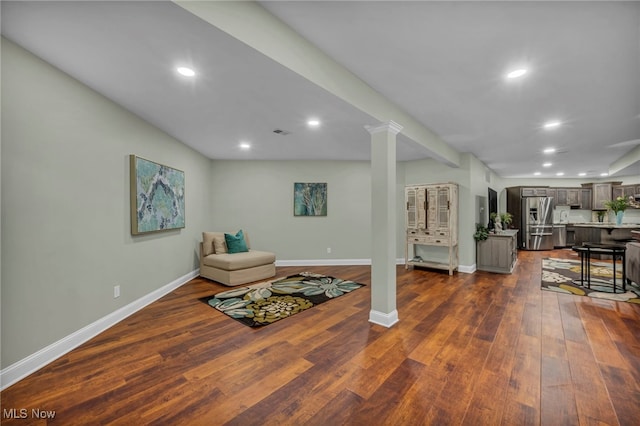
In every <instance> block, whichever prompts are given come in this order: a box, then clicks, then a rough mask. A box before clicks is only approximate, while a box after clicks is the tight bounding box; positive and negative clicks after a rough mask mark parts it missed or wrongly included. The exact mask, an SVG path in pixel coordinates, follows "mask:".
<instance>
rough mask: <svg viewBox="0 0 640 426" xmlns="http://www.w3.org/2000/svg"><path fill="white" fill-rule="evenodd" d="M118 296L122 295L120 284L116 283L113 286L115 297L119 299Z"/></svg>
mask: <svg viewBox="0 0 640 426" xmlns="http://www.w3.org/2000/svg"><path fill="white" fill-rule="evenodd" d="M118 297H120V285H114V286H113V298H114V299H117V298H118Z"/></svg>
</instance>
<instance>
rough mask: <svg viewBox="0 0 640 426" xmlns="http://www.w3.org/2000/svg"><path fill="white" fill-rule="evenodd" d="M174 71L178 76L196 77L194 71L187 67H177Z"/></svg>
mask: <svg viewBox="0 0 640 426" xmlns="http://www.w3.org/2000/svg"><path fill="white" fill-rule="evenodd" d="M176 71H178V73H179V74H181V75H184V76H185V77H193V76H194V75H196V72H195V71H194V70H192V69H191V68H187V67H178V68H176Z"/></svg>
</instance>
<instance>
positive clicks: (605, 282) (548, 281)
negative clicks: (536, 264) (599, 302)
mask: <svg viewBox="0 0 640 426" xmlns="http://www.w3.org/2000/svg"><path fill="white" fill-rule="evenodd" d="M542 289H543V290H550V291H556V292H559V293H568V294H577V295H580V296H589V297H594V298H598V299H608V300H616V301H618V302H630V303H639V304H640V288H638V287H637V286H636V285H635V284H627V291H626V292H624V293H623V292H622V265H620V264H618V265H616V291H617V293H614V292H613V267H612V265H611V263H607V262H594V261H593V260H591V288H587V287H586V283H585V286H584V287H583V286H581V285H580V261H577V260H569V259H554V258H546V259H542Z"/></svg>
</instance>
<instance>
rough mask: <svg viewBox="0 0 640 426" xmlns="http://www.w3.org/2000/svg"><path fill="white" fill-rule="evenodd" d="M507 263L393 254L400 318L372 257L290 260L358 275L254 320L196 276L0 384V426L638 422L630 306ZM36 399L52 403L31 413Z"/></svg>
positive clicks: (534, 267)
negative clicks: (426, 263) (376, 315)
mask: <svg viewBox="0 0 640 426" xmlns="http://www.w3.org/2000/svg"><path fill="white" fill-rule="evenodd" d="M550 256H554V257H575V256H573V253H572V252H571V251H567V250H556V251H553V252H525V251H522V252H520V253H519V255H518V257H519V262H518V265H517V266H516V269H515V271H514V273H513V274H512V275H498V274H492V273H486V272H476V273H475V274H462V273H456V274H455V275H454V276H452V277H450V276H449V275H447V273H446V272H444V273H443V272H439V271H429V270H415V271H405V269H404V268H403V267H400V266H399V267H398V280H397V283H398V284H397V288H398V302H397V306H398V312H399V316H400V322H399V323H397V324H396V325H395V326H393V327H392V328H389V329H387V328H384V327H381V326H377V325H373V324H371V323H369V322H368V316H369V309H370V284H371V278H370V268H369V267H368V266H348V267H305V268H301V267H295V268H294V267H287V268H278V276H284V275H286V274H289V273H294V272H299V271H301V270H309V271H314V272H319V273H326V274H330V275H334V276H338V277H340V278H349V279H352V280H355V281H359V282H362V283H364V284H367V287H364V288H361V289H359V290H356V291H355V292H353V293H351V294H348V295H345V296H343V297H340V298H338V299H335V300H332V301H329V302H327V303H324V304H322V305H318V306H316V307H313V308H311V309H309V310H307V311H305V312H302V313H300V314H297V315H296V316H295V317H293V318H289V319H286V320H283V321H279V322H277V323H274V324H272V325H269V326H266V327H263V328H260V329H252V328H249V327H246V326H244V325H242V324H240V323H239V322H237V321H234V320H232V319H230V318H228V317H226V316H225V315H223V314H221V313H219V312H217V311H216V310H214V309H212V308H210V307H209V306H207V305H205V304H204V303H202V302H200V301H199V300H198V298H200V297H204V296H208V295H212V294H214V293H216V292H218V291H220V290H224V289H227V287H223V286H221V285H217V284H214V283H212V282H210V281H206V280H203V279H194V280H192V281H191V282H189V283H187V284H185V285H184V286H182V287H180V288H179V289H177V290H176V291H174V292H172V293H171V294H169V295H167V296H165V297H163V298H162V299H160V300H158V301H157V302H155V303H153V304H151V305H149V306H147V307H146V308H144V309H143V310H141V311H140V312H138V313H136V314H134V315H132V316H131V317H129V318H127V319H125V320H124V321H122V322H121V323H119V324H117V325H116V326H114V327H112V328H111V329H109V330H107V331H106V332H104V333H102V334H100V335H99V336H97V337H96V338H94V339H92V340H90V341H89V342H87V343H86V344H84V345H82V346H81V347H79V348H77V349H75V350H74V351H72V352H70V353H69V354H67V355H65V356H63V357H62V358H60V359H58V360H56V361H54V362H53V363H51V364H50V365H48V366H47V367H45V368H43V369H42V370H40V371H38V372H36V373H34V374H33V375H31V376H29V377H28V378H26V379H24V380H22V381H20V382H18V383H16V384H15V385H13V386H11V387H9V388H8V389H6V390H5V391H3V392H2V394H1V395H0V396H1V398H2V399H1V401H2V409H3V414H6V413H7V411H6V410H9V409H11V408H16V409H18V410H19V409H27V410H28V412H29V418H27V419H8V418H6V417H7V416H6V415H3V417H4V418H3V420H2V424H3V425H5V424H6V425H10V424H18V425H27V424H60V425H97V424H102V425H105V424H121V425H142V424H180V425H219V424H229V425H243V426H244V425H258V424H259V425H263V424H267V425H303V424H304V425H365V424H367V425H422V424H434V425H457V424H465V425H500V424H504V425H538V424H542V425H573V424H576V425H578V424H580V425H595V424H598V425H636V424H640V306H638V305H634V304H631V303H622V302H612V301H606V300H596V299H590V298H588V297H580V296H572V295H564V294H557V293H553V292H548V291H541V289H540V273H541V270H540V269H541V267H540V264H541V259H542V258H543V257H550ZM31 409H39V410H47V411H55V418H54V419H53V420H48V422H47V421H44V420H36V419H34V418H32V417H31Z"/></svg>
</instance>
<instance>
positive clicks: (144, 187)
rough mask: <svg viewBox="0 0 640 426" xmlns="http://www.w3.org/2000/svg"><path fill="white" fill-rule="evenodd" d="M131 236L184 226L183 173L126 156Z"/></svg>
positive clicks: (142, 159)
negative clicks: (127, 159)
mask: <svg viewBox="0 0 640 426" xmlns="http://www.w3.org/2000/svg"><path fill="white" fill-rule="evenodd" d="M129 173H130V185H131V188H130V198H131V234H132V235H139V234H144V233H148V232H158V231H169V230H172V229H180V228H184V226H185V212H184V172H183V171H181V170H177V169H174V168H172V167H169V166H165V165H163V164H158V163H155V162H153V161H149V160H145V159H144V158H140V157H137V156H135V155H130V156H129Z"/></svg>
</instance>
